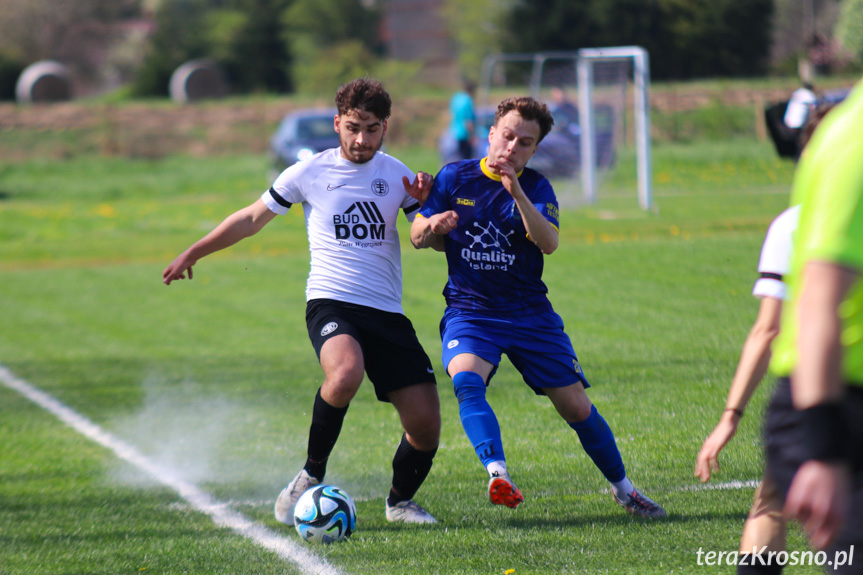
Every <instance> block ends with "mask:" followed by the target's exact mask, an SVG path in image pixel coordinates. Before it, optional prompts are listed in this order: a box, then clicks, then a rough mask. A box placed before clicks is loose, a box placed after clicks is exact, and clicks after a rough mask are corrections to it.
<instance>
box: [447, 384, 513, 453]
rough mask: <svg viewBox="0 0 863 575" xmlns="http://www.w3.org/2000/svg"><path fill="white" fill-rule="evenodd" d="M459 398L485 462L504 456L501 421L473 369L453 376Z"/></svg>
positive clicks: (466, 428)
mask: <svg viewBox="0 0 863 575" xmlns="http://www.w3.org/2000/svg"><path fill="white" fill-rule="evenodd" d="M452 383H453V388H454V391H455V395H456V397H457V398H458V412H459V415H460V416H461V424H462V426H463V427H464V432H465V433H466V434H467V438H468V440H470V442H471V445H473V448H474V450H475V451H476V454H477V457H479V458H480V461H482V464H483V465H486V466H487V465H488V464H489V463H491V462H492V461H496V460H505V458H504V455H503V441H501V438H500V425H499V424H498V422H497V417H496V416H495V414H494V411H492V409H491V406H490V405H489V404H488V401H486V399H485V381H483V379H482V376H480V375H479V374H478V373H474V372H472V371H462V372H460V373H457V374H455V376H454V377H453V378H452Z"/></svg>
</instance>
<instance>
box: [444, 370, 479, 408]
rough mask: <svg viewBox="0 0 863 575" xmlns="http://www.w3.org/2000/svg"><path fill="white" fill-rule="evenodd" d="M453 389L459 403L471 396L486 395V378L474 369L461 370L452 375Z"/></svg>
mask: <svg viewBox="0 0 863 575" xmlns="http://www.w3.org/2000/svg"><path fill="white" fill-rule="evenodd" d="M452 384H453V391H455V396H456V397H457V398H458V400H459V403H461V402H462V401H465V400H467V399H470V398H475V397H485V380H484V379H483V378H482V376H481V375H479V374H478V373H475V372H473V371H461V372H459V373H457V374H455V375H454V376H453V377H452Z"/></svg>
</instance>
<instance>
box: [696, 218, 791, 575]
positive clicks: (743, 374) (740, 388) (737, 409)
mask: <svg viewBox="0 0 863 575" xmlns="http://www.w3.org/2000/svg"><path fill="white" fill-rule="evenodd" d="M799 218H800V206H795V207H792V208H788V209H787V210H785V211H784V212H782V213H781V214H779V216H778V217H777V218H776V219H775V220H773V223H771V224H770V228H769V229H768V230H767V236H766V237H765V239H764V244H763V245H762V247H761V257H760V259H759V261H758V273H759V278H758V280H756V282H755V286H754V287H753V289H752V295H754V296H756V297H759V298H761V303H760V305H759V308H758V317H757V318H756V320H755V324H754V325H753V326H752V329H751V330H750V331H749V335H748V337H747V338H746V343H745V344H744V345H743V351H742V352H741V354H740V360H739V362H738V364H737V370H736V372H735V374H734V379H733V380H732V382H731V388H730V389H729V391H728V398H727V399H726V400H725V406H726V407H725V410H724V411H723V413H722V417H721V418H720V420H719V423H717V424H716V427H715V428H714V429H713V431H712V432H711V433H710V435H709V436H708V437H707V439H705V440H704V444H703V445H702V446H701V451H699V453H698V457H697V458H696V464H695V475H696V477H699V478H700V479H701V481H702V482H706V481H708V480H709V479H710V474H711V472H713V471H717V470H718V469H719V452H720V451H722V449H723V448H724V447H725V446H726V445H727V444H728V442H729V441H731V438H732V437H734V434H735V433H737V427H738V426H739V425H740V419H741V418H742V417H743V412H744V411H745V410H746V406H747V404H748V403H749V399H750V398H751V397H752V394H753V393H754V392H755V389H756V388H757V387H758V384H759V383H760V382H761V380H762V379H764V375H765V374H766V373H767V366H768V364H769V363H770V344H771V343H772V342H773V340H774V338H775V337H776V336H777V334H778V333H779V320H780V317H781V315H782V303H783V301H784V300H786V299H788V295H789V294H788V285H787V284H786V283H785V282H784V281H783V278H784V276H785V275H786V274H788V272H789V271H790V266H791V248H792V239H793V236H794V231H795V230H796V229H797V222H798V220H799ZM764 547H766V548H767V551H776V552H778V551H784V550H785V521H784V519H783V518H782V503H781V501H780V499H779V497H778V493H777V492H776V488H775V486H774V484H773V482H772V481H771V480H770V477H769V476H768V475H767V474H766V473H765V475H764V478H763V480H762V481H761V484H760V485H759V486H758V489H757V490H756V492H755V498H754V501H753V503H752V508H751V510H750V511H749V516H748V517H747V518H746V523H745V524H744V526H743V535H742V536H741V538H740V554H741V555H740V556H741V560H740V561H739V562H738V567H737V573H738V574H740V575H743V574H746V573H778V572H781V570H782V567H781V566H780V565H769V564H768V565H761V560H760V559H757V560H755V561H753V560H752V558H753V549H755V550H756V553H757V552H758V551H757V550H761V549H762V548H764ZM763 558H764V562H768V561H767V558H768V554H767V553H764V554H763Z"/></svg>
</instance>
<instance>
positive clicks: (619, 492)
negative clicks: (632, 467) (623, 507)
mask: <svg viewBox="0 0 863 575" xmlns="http://www.w3.org/2000/svg"><path fill="white" fill-rule="evenodd" d="M633 491H635V486H634V485H633V484H632V482H631V481H630V480H629V479H628V478H627V477H624V478H623V479H621V480H620V481H615V482H612V483H611V492H612V493H614V496H615V497H617V498H618V499H619V500H621V501H623V502H624V503H626V502H627V501H629V498H630V497H631V496H632V492H633Z"/></svg>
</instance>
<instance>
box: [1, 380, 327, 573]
mask: <svg viewBox="0 0 863 575" xmlns="http://www.w3.org/2000/svg"><path fill="white" fill-rule="evenodd" d="M0 382H2V383H3V384H4V385H5V386H6V387H8V388H10V389H12V390H14V391H17V392H18V393H20V394H21V395H23V396H24V397H26V398H27V399H29V400H30V401H32V402H33V403H35V404H36V405H38V406H39V407H41V408H42V409H44V410H46V411H49V412H51V413H53V414H54V415H55V416H57V418H58V419H60V420H61V421H62V422H63V423H65V424H66V425H68V426H69V427H71V428H72V429H74V430H75V431H77V432H78V433H80V434H81V435H84V436H85V437H87V438H89V439H91V440H93V441H95V442H96V443H98V444H99V445H101V446H103V447H105V448H107V449H110V450H111V451H113V452H114V453H115V454H116V455H117V456H118V457H119V458H120V459H124V460H126V461H128V462H129V463H131V464H132V465H134V466H135V467H137V468H138V469H140V470H141V471H144V472H145V473H147V474H148V475H150V476H152V477H153V478H154V479H156V481H158V482H159V483H161V484H162V485H165V486H167V487H170V488H171V489H173V490H174V491H176V492H177V494H179V495H180V497H182V498H183V499H184V500H186V501H187V502H188V503H189V505H191V506H192V507H193V508H194V509H195V510H197V511H200V512H201V513H206V514H207V515H209V516H210V517H211V518H212V519H213V522H214V523H215V524H216V525H218V526H220V527H227V528H228V529H230V530H232V531H234V532H235V533H237V534H239V535H242V536H243V537H246V538H248V539H251V540H252V541H253V542H255V543H257V544H258V545H260V546H261V547H263V548H265V549H269V550H270V551H272V552H274V553H275V554H276V555H278V556H279V557H281V558H283V559H286V560H287V561H290V562H291V563H293V564H294V565H296V566H297V567H298V568H299V569H300V571H301V572H302V573H304V574H306V575H341V572H340V571H339V570H337V569H336V568H335V567H333V566H332V565H330V564H329V563H327V561H325V560H324V559H322V558H320V557H318V556H317V555H315V554H313V553H311V552H309V551H308V550H307V549H304V548H303V547H301V546H300V545H297V544H296V543H295V542H293V541H291V540H290V539H288V538H286V537H284V536H283V535H281V534H279V533H278V532H276V531H273V530H272V529H268V528H267V527H265V526H263V525H261V524H259V523H255V522H254V521H252V520H251V519H248V518H247V517H245V516H244V515H242V514H240V513H238V512H236V511H234V510H233V509H231V508H230V506H229V505H228V504H227V503H224V502H221V501H219V500H217V499H215V498H214V497H213V496H212V495H210V494H209V493H206V492H204V491H202V490H201V489H199V488H198V487H197V486H196V485H194V484H192V483H189V482H188V481H185V480H183V479H181V478H180V477H178V476H177V474H176V472H175V471H173V470H172V469H168V468H166V467H164V466H162V465H159V464H158V463H155V462H154V461H152V460H150V459H149V458H148V457H147V456H145V455H144V454H142V453H141V452H140V451H138V450H137V449H136V448H135V447H134V446H132V445H131V444H129V443H126V442H125V441H123V440H122V439H119V438H117V437H115V436H114V435H112V434H110V433H108V432H107V431H105V430H104V429H102V428H101V427H99V426H98V425H96V424H95V423H93V422H92V421H90V420H89V419H87V418H86V417H84V416H83V415H81V414H79V413H78V412H77V411H75V410H74V409H72V408H71V407H68V406H67V405H65V404H64V403H62V402H61V401H59V400H58V399H56V398H54V397H53V396H51V395H49V394H47V393H45V392H44V391H42V390H40V389H38V388H37V387H34V386H33V385H32V384H30V383H28V382H26V381H24V380H23V379H20V378H18V377H15V375H14V374H13V373H12V372H11V371H9V370H8V369H7V368H6V367H5V366H3V365H2V364H0Z"/></svg>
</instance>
